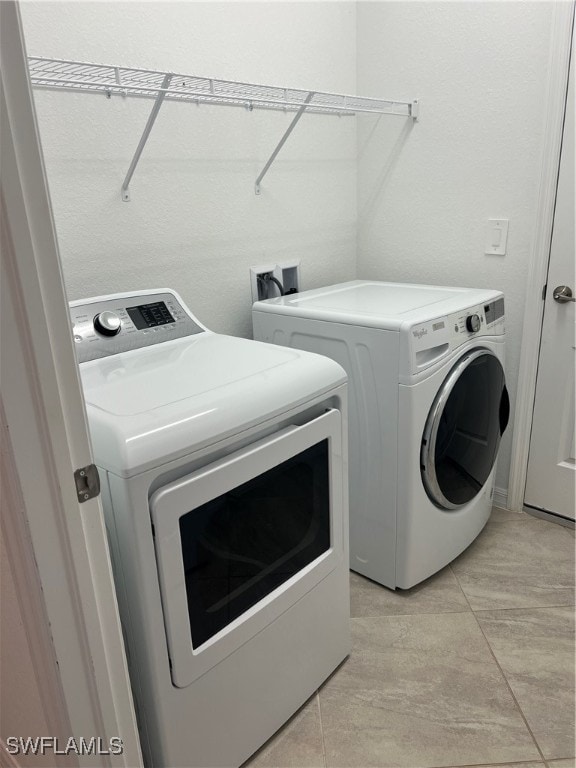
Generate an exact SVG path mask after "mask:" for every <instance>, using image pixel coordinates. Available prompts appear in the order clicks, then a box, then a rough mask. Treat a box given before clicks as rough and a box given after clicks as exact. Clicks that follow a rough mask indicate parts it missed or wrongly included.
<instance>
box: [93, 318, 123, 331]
mask: <svg viewBox="0 0 576 768" xmlns="http://www.w3.org/2000/svg"><path fill="white" fill-rule="evenodd" d="M121 326H122V321H121V320H120V318H119V317H118V315H117V314H116V313H115V312H100V313H99V314H98V315H96V317H95V318H94V330H95V331H98V333H100V334H102V336H116V334H117V333H120V328H121Z"/></svg>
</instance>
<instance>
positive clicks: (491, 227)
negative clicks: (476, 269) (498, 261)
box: [484, 219, 508, 256]
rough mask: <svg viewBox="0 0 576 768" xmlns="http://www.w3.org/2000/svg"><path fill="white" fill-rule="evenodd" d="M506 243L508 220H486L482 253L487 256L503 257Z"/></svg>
mask: <svg viewBox="0 0 576 768" xmlns="http://www.w3.org/2000/svg"><path fill="white" fill-rule="evenodd" d="M507 242H508V219H488V224H487V225H486V243H485V246H484V253H485V254H486V255H487V256H505V255H506V244H507Z"/></svg>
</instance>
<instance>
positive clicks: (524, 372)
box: [506, 0, 575, 512]
mask: <svg viewBox="0 0 576 768" xmlns="http://www.w3.org/2000/svg"><path fill="white" fill-rule="evenodd" d="M574 8H575V3H574V1H573V0H570V2H567V1H566V0H557V2H555V3H554V10H553V17H552V29H551V34H550V54H549V62H548V87H547V97H546V99H545V102H544V109H545V110H546V122H545V128H544V149H543V155H542V167H541V171H540V185H539V191H538V202H537V208H536V224H535V231H534V236H533V238H532V251H531V253H530V260H529V264H528V278H527V282H526V305H525V309H524V320H523V328H524V332H523V335H522V346H521V351H520V367H519V372H518V388H517V391H516V407H515V411H514V434H513V438H512V457H511V462H510V474H509V479H508V497H507V502H506V506H507V507H508V509H511V510H514V511H518V512H519V511H521V510H522V508H523V505H524V488H525V486H526V477H527V474H528V453H529V449H530V433H531V430H532V412H533V410H534V399H535V397H536V379H537V375H538V359H539V355H540V339H541V335H542V322H543V318H544V298H543V289H544V286H545V285H546V280H547V273H548V263H549V261H550V246H551V242H552V228H553V225H554V208H555V204H556V187H557V184H558V172H559V168H560V152H561V148H562V132H563V127H564V115H565V111H566V94H567V90H568V73H569V68H570V51H571V47H572V46H573V38H574V27H573V23H574Z"/></svg>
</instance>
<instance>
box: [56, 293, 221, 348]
mask: <svg viewBox="0 0 576 768" xmlns="http://www.w3.org/2000/svg"><path fill="white" fill-rule="evenodd" d="M70 319H71V321H72V326H73V334H74V342H75V344H76V357H77V359H78V362H79V363H85V362H88V361H89V360H97V359H99V358H101V357H107V356H108V355H116V354H118V353H120V352H129V351H130V350H132V349H140V348H141V347H149V346H152V345H154V344H161V343H162V342H165V341H169V340H170V339H178V338H182V337H184V336H193V335H195V334H197V333H205V332H206V331H207V329H206V328H204V327H203V326H202V325H201V324H200V323H199V322H198V321H197V320H196V318H195V317H194V316H193V315H192V314H191V312H190V311H189V310H188V309H187V308H186V306H185V305H184V303H183V302H182V300H181V299H180V297H179V296H178V295H177V294H176V293H174V292H173V291H168V290H163V291H158V292H154V291H148V292H138V293H118V294H115V295H113V296H98V297H96V298H93V299H85V300H82V301H73V302H71V303H70Z"/></svg>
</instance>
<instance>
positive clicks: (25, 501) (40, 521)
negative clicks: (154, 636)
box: [0, 0, 142, 768]
mask: <svg viewBox="0 0 576 768" xmlns="http://www.w3.org/2000/svg"><path fill="white" fill-rule="evenodd" d="M0 13H1V18H2V25H1V34H2V45H1V59H0V61H1V66H0V102H1V103H0V113H1V120H2V173H1V176H0V193H1V196H0V205H1V210H0V213H1V218H2V222H1V223H2V239H3V246H4V247H3V248H2V286H1V287H2V337H3V338H2V342H3V343H2V403H3V407H4V419H3V423H2V425H1V428H2V433H3V434H2V437H3V439H4V440H5V443H6V444H7V445H8V451H9V454H10V457H11V458H13V461H14V463H13V469H12V470H11V472H10V478H9V479H10V481H11V482H12V483H13V484H14V488H15V489H16V490H15V493H14V494H13V498H18V497H19V498H20V502H19V503H13V504H10V503H9V502H10V499H8V504H7V506H6V509H5V510H4V511H3V522H4V515H5V516H6V518H7V519H8V522H11V523H14V525H16V527H18V526H20V529H21V530H22V531H24V532H25V535H24V536H21V537H20V540H19V541H18V540H17V537H15V536H10V537H8V538H7V540H6V545H7V550H8V557H9V558H10V560H11V562H14V563H16V564H17V565H19V566H20V572H19V573H16V574H15V578H18V577H20V578H21V580H22V581H24V580H25V579H26V578H29V579H30V578H32V577H34V578H36V580H37V582H38V583H39V584H40V585H41V589H42V593H41V594H42V598H43V603H44V608H45V613H44V615H43V616H42V615H36V617H35V622H33V623H30V626H29V627H28V631H29V632H33V633H34V634H35V635H36V637H34V636H33V637H30V642H31V644H32V646H34V644H35V643H36V645H37V647H39V648H40V647H44V648H45V647H46V644H45V643H44V645H42V643H41V642H40V641H41V640H42V638H43V637H44V638H47V639H48V642H49V643H50V642H51V644H52V647H53V651H54V660H53V673H54V679H55V680H56V681H57V682H58V683H59V686H60V691H61V693H59V692H58V691H56V692H55V693H56V695H57V696H60V697H61V698H62V699H63V707H62V708H61V709H62V710H65V711H61V712H60V715H61V716H60V721H61V722H62V721H63V720H65V719H66V716H67V719H68V725H67V727H69V729H70V733H69V736H73V737H74V738H75V739H76V740H78V739H80V737H84V738H85V739H86V740H90V739H91V738H92V737H101V738H102V740H103V742H104V745H107V744H110V739H111V738H112V737H120V738H121V739H122V740H123V746H124V750H123V754H121V755H109V756H97V757H96V758H95V757H94V755H79V756H78V764H79V765H80V766H89V765H92V766H93V765H95V764H99V765H102V766H104V765H106V766H114V767H116V766H118V768H136V767H137V766H142V756H141V751H140V743H139V738H138V729H137V725H136V718H135V713H134V705H133V701H132V694H131V689H130V680H129V675H128V667H127V663H126V656H125V652H124V644H123V639H122V629H121V625H120V619H119V614H118V606H117V602H116V593H115V589H114V581H113V576H112V569H111V563H110V555H109V550H108V543H107V537H106V529H105V525H104V517H103V510H102V505H101V503H100V499H99V498H98V497H95V498H92V499H89V500H87V501H85V502H83V503H80V502H79V500H78V499H79V497H78V492H77V490H76V484H75V480H74V471H75V469H77V468H82V467H85V466H87V465H89V464H91V463H92V461H93V459H92V449H91V445H90V439H89V434H88V427H87V420H86V412H85V405H84V399H83V395H82V390H81V386H80V379H79V373H78V366H77V364H76V359H75V351H74V343H73V341H72V333H71V327H70V320H69V316H68V304H67V298H66V293H65V288H64V282H63V278H62V272H61V265H60V256H59V251H58V243H57V239H56V233H55V228H54V221H53V217H52V209H51V204H50V198H49V192H48V186H47V182H46V174H45V168H44V161H43V156H42V149H41V146H40V141H39V134H38V126H37V122H36V113H35V108H34V102H33V99H32V91H31V86H30V81H29V76H28V66H27V58H26V48H25V43H24V37H23V31H22V23H21V18H20V10H19V5H18V0H4V2H0ZM14 525H13V526H12V530H15V528H14ZM4 530H7V529H4ZM9 530H10V529H8V531H9ZM30 591H31V590H29V591H28V592H27V591H26V590H24V591H22V593H21V596H20V599H21V601H24V602H27V603H30V605H31V600H32V596H31V595H30V594H29V592H30ZM30 605H25V606H23V607H24V608H25V609H27V610H28V612H29V611H30ZM39 653H40V652H39ZM45 658H46V657H44V658H40V659H37V660H36V661H38V662H39V663H40V664H41V663H42V662H43V661H45ZM41 682H42V681H41ZM14 735H16V736H23V737H26V736H31V737H34V736H43V735H45V734H33V733H30V734H26V733H24V734H14ZM59 746H60V748H61V746H62V745H59Z"/></svg>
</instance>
